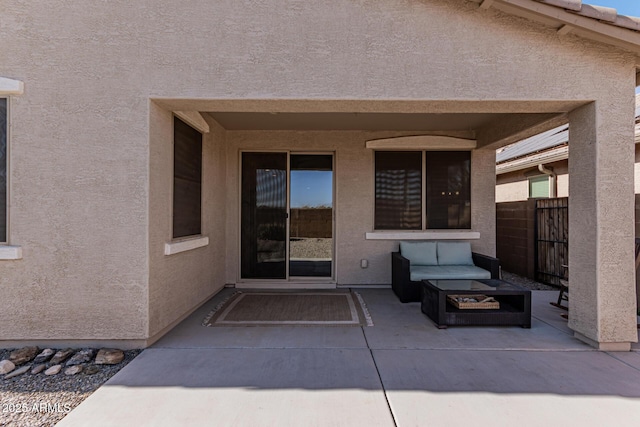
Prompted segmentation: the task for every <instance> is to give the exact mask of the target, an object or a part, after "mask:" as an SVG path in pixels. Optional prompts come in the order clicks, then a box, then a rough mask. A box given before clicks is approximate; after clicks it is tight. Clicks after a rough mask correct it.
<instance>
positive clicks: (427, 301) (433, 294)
mask: <svg viewBox="0 0 640 427" xmlns="http://www.w3.org/2000/svg"><path fill="white" fill-rule="evenodd" d="M454 294H458V295H460V294H464V295H486V296H489V297H493V298H494V299H495V300H496V301H498V302H499V303H500V308H496V309H475V308H474V309H460V308H457V307H455V306H454V305H453V304H452V303H451V302H450V301H447V295H454ZM421 309H422V312H423V313H424V314H426V315H427V316H429V318H430V319H431V320H433V321H434V322H435V324H436V325H437V326H438V328H440V329H444V328H446V327H447V326H452V325H466V326H514V325H515V326H521V327H523V328H530V327H531V291H530V290H527V289H523V288H520V287H518V286H516V285H513V284H511V283H508V282H505V281H503V280H498V279H489V280H423V281H422V305H421Z"/></svg>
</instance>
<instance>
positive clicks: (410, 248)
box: [400, 242, 438, 266]
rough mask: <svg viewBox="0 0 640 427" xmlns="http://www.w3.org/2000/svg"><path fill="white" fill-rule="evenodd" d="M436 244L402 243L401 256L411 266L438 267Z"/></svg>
mask: <svg viewBox="0 0 640 427" xmlns="http://www.w3.org/2000/svg"><path fill="white" fill-rule="evenodd" d="M436 247H437V244H436V242H400V254H402V256H403V257H405V258H406V259H408V260H409V261H410V262H411V265H412V266H414V265H438V256H437V253H436V250H437V249H436Z"/></svg>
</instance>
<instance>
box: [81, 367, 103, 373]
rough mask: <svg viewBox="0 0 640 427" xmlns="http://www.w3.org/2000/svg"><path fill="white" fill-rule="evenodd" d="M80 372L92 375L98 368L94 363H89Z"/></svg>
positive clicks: (98, 370)
mask: <svg viewBox="0 0 640 427" xmlns="http://www.w3.org/2000/svg"><path fill="white" fill-rule="evenodd" d="M82 372H84V373H85V374H86V375H93V374H97V373H98V372H100V368H98V367H97V366H96V365H89V366H87V367H86V368H85V369H84V370H83V371H82Z"/></svg>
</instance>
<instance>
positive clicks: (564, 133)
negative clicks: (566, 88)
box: [496, 94, 640, 175]
mask: <svg viewBox="0 0 640 427" xmlns="http://www.w3.org/2000/svg"><path fill="white" fill-rule="evenodd" d="M635 143H636V144H638V143H640V94H638V95H636V120H635ZM567 158H569V125H568V124H565V125H562V126H558V127H557V128H554V129H551V130H548V131H546V132H542V133H540V134H538V135H534V136H532V137H529V138H526V139H523V140H522V141H518V142H516V143H515V144H510V145H507V146H506V147H502V148H500V149H498V150H496V174H497V175H500V174H503V173H507V172H514V171H517V170H522V169H526V168H530V167H533V166H537V165H539V164H545V163H552V162H557V161H560V160H566V159H567Z"/></svg>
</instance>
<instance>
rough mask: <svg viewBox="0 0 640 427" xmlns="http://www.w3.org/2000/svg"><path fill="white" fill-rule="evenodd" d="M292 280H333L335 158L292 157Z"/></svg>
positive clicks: (297, 155) (296, 155) (290, 268)
mask: <svg viewBox="0 0 640 427" xmlns="http://www.w3.org/2000/svg"><path fill="white" fill-rule="evenodd" d="M290 187H291V191H290V193H291V194H290V203H289V205H290V213H291V216H290V220H289V276H291V277H331V276H332V273H331V272H332V262H333V156H332V155H317V154H292V155H291V156H290Z"/></svg>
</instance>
